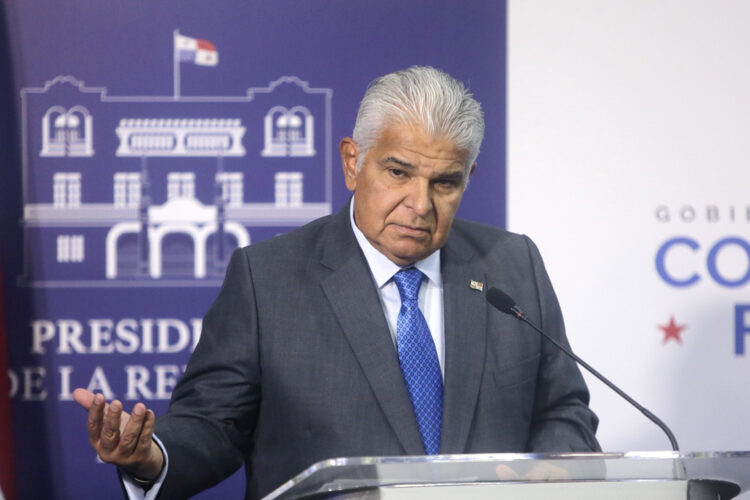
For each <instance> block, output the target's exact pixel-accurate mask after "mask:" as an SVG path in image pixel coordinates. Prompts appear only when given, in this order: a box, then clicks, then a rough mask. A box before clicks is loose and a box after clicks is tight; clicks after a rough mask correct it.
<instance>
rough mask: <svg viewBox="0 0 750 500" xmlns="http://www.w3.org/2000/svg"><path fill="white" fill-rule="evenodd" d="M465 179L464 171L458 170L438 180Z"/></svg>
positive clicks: (439, 177)
mask: <svg viewBox="0 0 750 500" xmlns="http://www.w3.org/2000/svg"><path fill="white" fill-rule="evenodd" d="M463 178H464V171H463V170H456V171H455V172H447V173H445V174H441V175H438V176H437V177H436V180H439V181H461V180H463Z"/></svg>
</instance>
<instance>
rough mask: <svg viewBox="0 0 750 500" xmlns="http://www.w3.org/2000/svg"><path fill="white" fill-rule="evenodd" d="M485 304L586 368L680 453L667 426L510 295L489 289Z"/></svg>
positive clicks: (675, 440) (495, 289)
mask: <svg viewBox="0 0 750 500" xmlns="http://www.w3.org/2000/svg"><path fill="white" fill-rule="evenodd" d="M487 302H489V303H490V305H491V306H492V307H494V308H495V309H498V310H499V311H501V312H504V313H505V314H510V315H511V316H515V317H516V318H518V319H520V320H521V321H523V322H524V323H526V324H527V325H529V326H531V327H532V328H533V329H534V330H536V331H537V332H539V333H540V334H541V335H542V337H544V338H545V339H547V340H549V341H550V342H552V343H553V344H554V345H555V346H556V347H557V348H558V349H560V350H561V351H562V352H564V353H565V354H567V355H568V356H570V357H571V358H573V359H574V360H575V361H576V363H578V364H579V365H581V366H582V367H584V368H586V370H588V371H589V373H591V374H592V375H594V376H595V377H596V378H598V379H599V380H601V381H602V382H604V384H606V385H607V387H609V388H610V389H612V390H613V391H615V392H616V393H617V394H619V395H620V396H621V397H622V398H623V399H625V401H627V402H628V403H630V404H631V405H633V406H635V407H636V408H637V409H638V411H640V412H641V413H643V414H644V415H645V416H646V418H648V419H649V420H651V421H652V422H653V423H655V424H656V425H658V426H659V428H660V429H661V430H662V431H664V433H665V434H666V435H667V437H668V438H669V442H670V443H671V444H672V450H674V451H680V448H679V446H678V445H677V439H675V437H674V434H672V431H671V430H669V427H667V424H665V423H664V422H662V421H661V419H659V417H657V416H656V415H654V414H653V413H651V412H650V411H648V410H647V409H646V408H644V407H643V406H641V405H640V404H638V402H637V401H636V400H635V399H633V398H631V397H630V396H628V395H627V394H626V393H625V391H623V390H622V389H620V388H619V387H617V386H616V385H615V384H613V383H612V382H610V381H609V380H608V379H607V378H606V377H605V376H604V375H602V374H601V373H599V372H598V371H596V370H594V368H592V367H591V365H589V364H588V363H586V362H585V361H584V360H582V359H581V358H579V357H578V356H576V355H575V354H573V352H572V351H571V350H570V349H568V348H566V347H565V346H564V345H562V344H560V343H559V342H558V341H556V340H555V339H553V338H552V337H550V336H549V335H547V334H546V333H544V331H542V329H541V328H539V327H538V326H536V325H535V324H534V323H532V322H531V320H529V318H528V317H526V314H525V313H524V312H523V311H522V310H521V309H520V308H519V307H518V306H517V305H516V301H515V300H513V299H512V298H511V296H510V295H508V294H507V293H505V292H503V291H502V290H499V289H497V288H495V287H492V288H490V289H489V290H487Z"/></svg>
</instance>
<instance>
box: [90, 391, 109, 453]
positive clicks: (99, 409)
mask: <svg viewBox="0 0 750 500" xmlns="http://www.w3.org/2000/svg"><path fill="white" fill-rule="evenodd" d="M92 396H93V397H92V398H91V399H92V401H91V404H90V405H89V418H88V421H87V428H88V430H89V441H90V442H91V445H92V446H93V447H94V448H96V447H97V443H98V442H99V437H100V436H101V432H102V420H103V418H104V407H105V406H106V400H105V399H104V396H103V395H101V394H97V395H96V396H94V395H93V394H92Z"/></svg>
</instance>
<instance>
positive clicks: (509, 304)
mask: <svg viewBox="0 0 750 500" xmlns="http://www.w3.org/2000/svg"><path fill="white" fill-rule="evenodd" d="M487 302H489V303H490V305H492V306H493V307H495V308H497V309H499V310H501V311H502V312H504V313H506V314H515V313H514V312H513V308H514V307H516V301H515V300H513V299H512V298H511V296H510V295H508V294H507V293H505V292H503V291H502V290H499V289H497V288H495V287H492V288H490V289H489V290H487Z"/></svg>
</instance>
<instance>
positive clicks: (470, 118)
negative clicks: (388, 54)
mask: <svg viewBox="0 0 750 500" xmlns="http://www.w3.org/2000/svg"><path fill="white" fill-rule="evenodd" d="M394 124H407V125H417V126H420V127H422V128H423V129H424V130H425V132H427V133H428V134H429V135H430V136H431V137H433V138H441V137H445V138H447V139H449V140H451V141H452V142H453V144H454V145H455V146H456V147H457V148H458V149H460V150H463V151H465V152H466V153H467V163H466V168H467V169H468V168H470V167H471V165H473V164H474V161H475V160H476V159H477V156H478V155H479V147H480V146H481V144H482V138H483V137H484V116H483V113H482V107H481V105H480V104H479V103H478V102H477V101H476V100H475V99H474V97H473V95H472V93H471V92H469V91H468V90H467V89H466V87H465V86H464V84H463V83H461V82H459V81H458V80H456V79H455V78H453V77H452V76H450V75H449V74H447V73H445V72H443V71H440V70H438V69H435V68H431V67H429V66H412V67H411V68H408V69H405V70H402V71H396V72H395V73H389V74H387V75H385V76H381V77H380V78H378V79H376V80H374V81H373V82H372V83H371V84H370V85H369V86H368V87H367V92H365V96H364V97H363V98H362V102H361V103H360V105H359V112H358V113H357V121H356V122H355V124H354V133H353V134H352V139H354V142H356V143H357V145H358V146H359V158H358V160H357V170H359V169H360V168H362V161H363V159H364V157H365V154H366V153H367V151H368V150H369V149H370V148H371V147H372V146H373V145H374V144H375V141H377V140H378V137H379V135H380V133H381V132H382V130H383V128H384V127H386V126H388V125H394Z"/></svg>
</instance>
